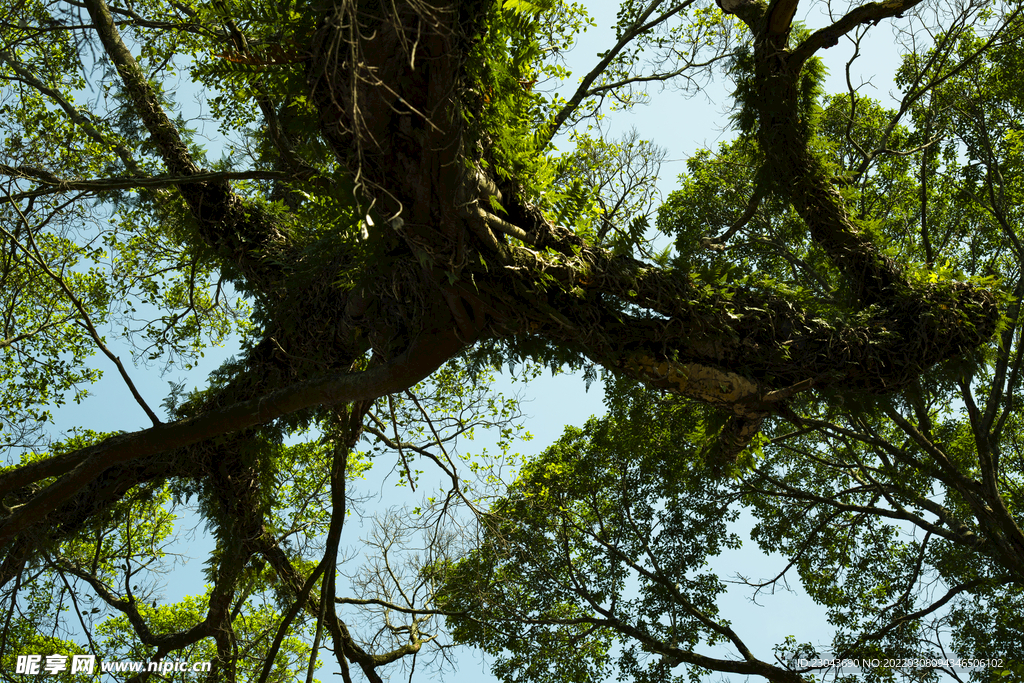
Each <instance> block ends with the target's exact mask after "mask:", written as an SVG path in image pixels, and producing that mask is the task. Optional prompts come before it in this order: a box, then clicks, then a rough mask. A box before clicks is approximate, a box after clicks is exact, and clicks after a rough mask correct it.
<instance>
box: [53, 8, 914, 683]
mask: <svg viewBox="0 0 1024 683" xmlns="http://www.w3.org/2000/svg"><path fill="white" fill-rule="evenodd" d="M820 6H821V3H817V4H815V5H814V6H813V7H812V9H811V10H806V9H804V8H801V12H802V13H803V19H804V20H805V21H806V22H807V23H808V24H809V25H810V26H812V27H815V26H820V25H822V23H823V20H822V19H820V18H818V17H817V15H816V14H810V12H816V10H815V9H814V7H820ZM590 9H591V11H592V13H593V15H594V17H595V20H596V21H597V23H598V28H596V29H590V30H589V31H588V33H587V34H586V35H585V36H584V37H583V39H582V40H581V42H580V44H579V46H578V47H577V49H576V50H575V51H574V52H573V53H572V54H571V55H570V68H571V69H572V70H573V71H574V76H573V78H571V79H570V81H569V82H568V83H567V84H566V88H568V89H570V90H571V89H572V88H573V87H574V83H575V80H576V78H577V77H578V76H580V75H582V74H583V73H585V72H586V71H588V70H589V69H590V68H591V65H592V64H593V63H595V62H596V57H595V55H596V53H597V52H599V51H601V50H602V49H605V48H606V47H607V45H608V44H609V38H610V36H611V35H612V34H611V31H610V30H609V28H608V26H609V25H610V23H611V22H612V21H613V20H614V16H615V12H616V10H617V4H614V3H610V2H599V3H594V4H593V5H592V6H591V7H590ZM798 18H800V17H799V15H798ZM869 45H870V48H869V49H865V50H864V52H865V53H866V55H865V56H864V57H863V58H862V59H861V60H860V61H859V62H858V68H857V69H855V70H854V82H855V84H856V83H857V82H858V80H859V79H858V72H859V74H860V78H868V77H872V78H873V83H874V86H875V92H874V93H871V91H870V89H869V90H867V91H866V92H867V93H868V94H872V95H873V96H875V97H878V98H879V99H882V100H883V101H886V99H887V95H888V93H889V92H890V91H894V90H895V86H893V85H892V84H891V83H892V72H893V69H894V68H895V66H896V64H897V61H896V57H897V52H896V49H895V45H894V41H893V39H892V35H891V32H890V30H889V28H888V27H887V26H886V25H885V24H883V25H880V26H878V27H877V28H876V29H875V30H874V31H873V36H872V40H871V41H870V43H869ZM849 52H850V51H849V49H848V48H847V47H846V46H845V45H844V44H843V43H840V45H839V46H837V47H835V48H832V49H831V50H828V51H826V52H825V53H823V55H822V56H823V57H824V58H825V60H826V63H827V65H828V66H829V69H830V75H829V78H828V81H827V90H828V91H829V92H836V91H839V90H845V89H846V73H845V69H844V65H843V60H844V59H845V58H846V57H847V56H848V55H849ZM182 86H183V89H182V90H180V91H179V95H178V97H179V101H182V102H183V103H184V102H185V101H186V100H187V99H188V97H189V93H188V90H187V84H185V83H182ZM729 89H730V85H729V83H728V82H727V81H725V80H723V79H721V78H716V80H715V81H714V82H713V83H712V84H711V85H710V86H709V89H708V90H707V91H705V92H703V93H700V94H698V95H697V96H695V97H692V98H689V99H687V98H684V97H683V96H681V95H680V94H679V93H678V92H675V91H673V90H670V89H666V90H664V91H661V92H658V90H657V88H655V89H654V90H652V97H651V102H650V104H649V105H647V106H645V107H641V108H638V109H637V110H634V111H630V112H617V113H614V114H612V115H610V116H609V117H608V118H607V119H606V124H605V125H606V130H608V131H610V132H611V134H612V136H614V135H616V134H620V133H622V132H625V131H626V130H628V129H629V128H632V127H635V128H636V129H637V130H638V132H639V133H640V136H641V137H642V138H645V139H651V140H653V141H654V142H656V143H657V144H659V145H661V146H662V147H665V148H666V149H667V160H668V161H667V162H666V163H665V164H664V166H663V167H662V174H661V180H660V182H659V185H658V186H659V189H660V190H661V192H662V193H663V194H664V195H667V193H668V192H670V191H671V190H672V189H673V188H674V187H675V186H676V177H677V175H678V174H679V173H681V172H683V171H684V170H685V160H686V159H687V158H688V156H689V155H690V154H692V153H694V152H695V151H696V150H697V149H699V148H702V147H712V148H714V147H716V146H717V144H718V143H719V142H723V141H726V140H728V139H730V138H731V137H732V133H731V132H730V131H729V129H728V105H729V103H730V99H729V97H728V91H729ZM209 132H210V134H211V136H212V135H213V129H212V127H211V130H210V131H209ZM211 142H213V141H212V140H211ZM210 148H211V149H216V147H215V146H213V145H212V144H211V146H210ZM110 336H114V335H112V334H111V335H110ZM232 345H233V343H231V342H229V343H228V344H227V345H225V347H223V348H219V349H210V350H208V351H207V354H206V358H205V359H204V360H203V362H202V363H201V364H200V365H199V366H198V367H197V368H196V369H195V370H193V371H192V372H191V373H189V374H188V375H184V374H181V373H178V372H174V371H172V372H171V373H170V374H168V375H166V376H161V373H160V372H159V369H158V368H145V367H137V368H135V369H134V370H132V376H133V379H134V380H135V382H136V383H137V385H138V386H139V390H140V392H141V393H142V395H143V396H144V397H145V398H146V400H147V402H148V403H149V404H150V405H152V406H157V405H159V404H160V402H161V400H162V399H163V398H164V396H166V395H167V389H168V381H180V380H185V381H186V382H187V383H188V388H191V387H192V386H202V385H203V384H204V383H205V377H206V374H207V373H208V372H209V371H210V370H212V369H214V368H215V367H217V366H218V365H219V364H220V362H222V361H223V360H224V359H225V358H226V357H227V356H229V355H232V354H233V353H235V352H236V349H235V348H232ZM119 353H121V357H122V360H123V361H127V360H128V359H129V358H130V352H129V351H128V350H126V349H122V350H121V351H119ZM103 360H104V359H103V358H101V357H97V358H96V360H95V362H96V365H97V366H98V367H100V368H102V369H103V370H104V371H105V372H106V377H105V378H104V380H103V381H102V382H101V383H99V384H98V385H96V386H95V387H94V388H93V389H92V391H91V393H92V394H93V395H92V397H91V398H89V399H88V400H86V401H85V402H84V403H83V404H82V405H78V406H76V405H73V404H72V405H69V406H66V407H64V408H63V409H61V410H59V411H57V417H58V425H57V426H58V428H59V429H66V428H68V427H70V426H72V425H84V426H88V427H89V428H91V429H94V430H97V431H101V430H118V429H124V430H132V429H137V428H144V427H146V426H147V425H148V420H147V419H146V416H145V414H144V413H143V412H142V410H141V409H140V408H139V407H138V405H137V404H136V403H135V402H134V401H133V400H132V398H131V396H130V394H129V393H128V391H127V389H126V388H125V386H124V384H123V383H122V382H121V381H120V379H119V378H118V377H117V373H116V371H115V370H114V368H113V367H108V366H106V365H104V364H103V362H102V361H103ZM498 386H499V389H500V390H505V391H510V390H518V389H519V388H521V385H515V386H512V385H510V384H508V383H507V381H502V382H499V385H498ZM602 398H603V394H602V390H601V386H600V383H596V384H595V385H593V386H592V387H591V389H590V391H589V392H587V391H585V390H584V385H583V380H582V378H580V377H573V376H568V375H561V376H558V377H551V376H550V375H549V374H545V375H543V376H542V377H541V378H538V379H537V380H534V381H533V382H531V383H530V384H529V385H527V386H526V394H525V396H524V399H525V400H526V401H527V402H526V404H525V406H524V412H525V413H526V414H527V416H528V417H529V420H528V429H529V430H530V432H531V433H532V434H533V435H534V437H535V439H534V440H533V441H531V442H528V443H524V444H522V450H523V451H524V453H535V452H537V451H539V450H540V449H542V448H543V447H544V446H546V445H547V444H549V443H551V442H552V441H553V440H554V439H555V438H557V437H558V435H559V434H560V433H561V431H562V428H563V426H564V425H566V424H576V425H579V424H581V423H582V422H584V421H585V420H586V418H587V417H589V416H590V415H592V414H601V413H603V412H604V407H603V405H602ZM486 444H487V440H486V437H481V438H480V439H479V441H478V442H477V444H474V446H477V447H479V446H483V445H486ZM385 469H386V468H383V469H382V468H378V471H377V472H376V473H374V474H373V475H372V476H371V477H370V478H369V479H368V480H366V481H365V482H358V486H359V490H357V491H353V493H357V494H366V495H370V496H371V497H376V498H377V499H378V501H377V502H373V501H372V500H371V501H370V502H368V503H367V504H366V510H367V512H368V513H373V512H374V511H375V510H384V509H386V508H388V507H390V506H391V505H393V504H394V503H395V502H396V500H397V498H396V495H397V494H396V491H399V489H396V488H395V486H394V483H395V480H394V476H392V477H391V478H390V479H382V477H381V474H382V472H383V470H385ZM401 491H403V492H405V489H401ZM413 504H415V501H413ZM183 521H184V522H186V523H188V522H189V520H188V519H185V520H183ZM743 526H744V525H743V524H742V519H741V524H740V533H741V535H743V536H745V537H746V533H745V531H744V530H743ZM747 526H748V527H749V524H747ZM367 528H368V522H367V521H364V522H362V523H361V524H350V525H348V526H347V527H346V538H345V539H344V540H343V545H347V546H348V547H350V548H352V549H355V550H356V551H358V547H359V540H358V536H359V535H360V534H362V533H365V530H366V529H367ZM208 548H209V544H208V543H206V542H205V541H204V540H203V539H202V527H201V526H200V527H199V528H198V529H197V530H196V537H195V539H194V540H189V537H186V541H185V543H184V544H183V545H182V546H181V549H182V551H183V552H186V553H187V554H190V555H192V556H193V559H192V560H191V561H190V562H188V563H187V564H183V565H180V566H177V567H176V568H175V569H174V571H173V572H172V573H171V574H170V575H168V576H167V583H166V593H165V597H166V599H169V600H173V599H177V598H180V597H181V596H183V595H185V594H188V593H190V592H195V590H196V587H197V581H199V582H201V580H202V579H201V572H200V570H201V567H202V562H203V560H204V559H205V551H206V550H207V549H208ZM713 566H714V568H715V569H717V570H718V571H719V573H720V575H721V576H723V577H728V576H732V575H735V574H736V573H737V572H742V573H744V574H745V575H747V576H750V577H752V578H758V577H767V576H772V575H774V574H776V573H778V571H780V570H781V568H782V567H783V566H784V561H783V560H782V558H778V557H775V558H766V557H764V556H763V555H762V553H761V552H760V551H759V550H758V549H757V548H756V546H754V544H753V543H752V542H750V541H749V540H748V541H747V543H746V545H745V547H744V548H742V549H740V550H737V551H727V552H726V553H724V554H723V555H722V556H721V557H719V558H717V559H716V560H715V562H714V563H713ZM342 589H343V587H342V586H341V585H340V584H339V591H341V590H342ZM759 602H760V603H761V604H760V605H757V604H754V603H752V602H751V601H750V598H749V589H740V588H736V589H734V590H731V591H730V593H729V594H728V596H727V597H726V598H725V599H724V601H723V603H722V611H723V615H724V616H725V617H726V618H728V619H730V620H731V621H732V622H733V623H734V625H735V626H736V628H737V630H738V631H739V633H740V635H741V637H743V638H744V639H745V640H746V641H747V642H748V644H750V645H751V646H752V647H753V649H754V651H755V654H758V655H759V656H760V657H761V658H765V659H770V658H771V646H772V645H774V644H776V643H778V642H780V641H781V640H782V639H783V638H784V637H785V636H787V635H791V634H792V635H796V636H797V638H798V640H801V641H803V640H823V641H827V640H828V637H827V634H828V629H827V624H826V623H825V622H824V619H823V617H822V610H820V609H819V608H817V607H816V606H815V605H813V603H811V602H810V601H809V600H808V599H807V598H806V597H803V596H802V595H801V594H799V593H783V594H779V595H774V596H761V598H759ZM709 654H721V652H719V653H715V652H714V651H710V652H709ZM324 659H325V661H330V659H329V657H328V656H326V655H325V656H324ZM332 673H333V669H332V668H331V667H329V666H327V667H325V668H324V669H323V670H321V671H320V674H319V677H320V678H321V680H324V681H327V680H331V679H332V678H333V676H332V675H331V674H332ZM399 678H400V676H398V675H396V676H395V677H394V680H398V679H399ZM442 678H443V680H446V681H460V682H461V681H476V682H480V683H485V682H487V681H490V680H493V679H492V678H491V677H490V675H489V674H488V673H486V672H485V671H484V664H482V663H481V660H480V657H479V655H478V654H476V653H474V652H472V651H466V652H465V653H464V654H462V655H460V658H459V667H458V670H457V671H456V672H455V673H454V674H452V672H449V673H448V674H447V675H445V676H443V677H436V676H435V677H433V678H432V677H431V676H429V675H427V676H423V677H420V676H417V677H416V680H441V679H442ZM718 679H719V677H717V676H716V677H715V680H718ZM727 680H728V679H727ZM736 680H739V678H737V679H736Z"/></svg>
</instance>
